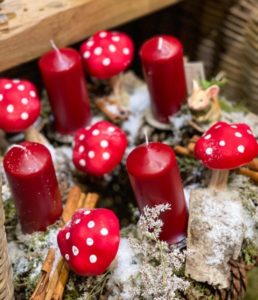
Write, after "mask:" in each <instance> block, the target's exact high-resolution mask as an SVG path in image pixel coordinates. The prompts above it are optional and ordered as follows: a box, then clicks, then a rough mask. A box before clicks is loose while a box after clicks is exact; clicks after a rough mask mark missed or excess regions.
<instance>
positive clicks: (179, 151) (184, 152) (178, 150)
mask: <svg viewBox="0 0 258 300" xmlns="http://www.w3.org/2000/svg"><path fill="white" fill-rule="evenodd" d="M174 150H175V152H176V154H179V155H183V156H191V153H190V151H189V149H187V148H186V147H183V146H180V145H176V146H175V147H174Z"/></svg>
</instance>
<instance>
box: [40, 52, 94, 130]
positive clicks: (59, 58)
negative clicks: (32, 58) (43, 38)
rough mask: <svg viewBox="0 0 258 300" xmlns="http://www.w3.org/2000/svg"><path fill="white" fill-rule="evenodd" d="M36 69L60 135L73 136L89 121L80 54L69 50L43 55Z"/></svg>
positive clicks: (89, 115) (88, 106)
mask: <svg viewBox="0 0 258 300" xmlns="http://www.w3.org/2000/svg"><path fill="white" fill-rule="evenodd" d="M39 68H40V71H41V74H42V77H43V81H44V84H45V87H46V89H47V93H48V96H49V100H50V104H51V107H52V110H53V113H54V117H55V127H56V130H57V131H58V132H60V133H72V132H74V131H76V130H77V129H79V128H81V127H84V126H85V125H87V124H88V123H89V121H90V118H91V113H90V105H89V98H88V92H87V87H86V81H85V78H84V72H83V66H82V61H81V57H80V55H79V53H78V52H77V51H76V50H74V49H70V48H63V49H60V50H59V49H57V48H56V49H55V50H53V51H50V52H48V53H46V54H45V55H43V56H42V57H41V59H40V61H39Z"/></svg>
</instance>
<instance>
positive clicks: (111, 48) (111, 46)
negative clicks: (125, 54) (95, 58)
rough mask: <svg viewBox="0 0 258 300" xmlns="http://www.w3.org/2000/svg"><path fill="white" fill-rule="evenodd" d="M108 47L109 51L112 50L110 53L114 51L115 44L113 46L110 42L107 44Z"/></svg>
mask: <svg viewBox="0 0 258 300" xmlns="http://www.w3.org/2000/svg"><path fill="white" fill-rule="evenodd" d="M108 49H109V51H110V52H112V53H114V52H116V46H115V45H112V44H111V45H109V46H108Z"/></svg>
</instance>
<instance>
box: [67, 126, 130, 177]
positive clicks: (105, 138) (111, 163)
mask: <svg viewBox="0 0 258 300" xmlns="http://www.w3.org/2000/svg"><path fill="white" fill-rule="evenodd" d="M74 141H75V143H74V148H73V162H74V164H75V166H76V167H77V169H78V170H80V171H82V172H87V173H89V174H91V175H97V176H101V175H104V174H106V173H108V172H110V171H112V170H113V169H114V168H115V167H116V166H117V165H118V164H119V163H120V161H121V159H122V157H123V155H124V152H125V149H126V146H127V139H126V135H125V133H124V132H123V130H121V129H120V128H119V127H117V126H115V125H113V124H112V123H109V122H107V121H100V122H97V123H95V124H94V125H92V126H91V127H89V128H82V129H79V130H78V131H77V133H76V135H75V140H74Z"/></svg>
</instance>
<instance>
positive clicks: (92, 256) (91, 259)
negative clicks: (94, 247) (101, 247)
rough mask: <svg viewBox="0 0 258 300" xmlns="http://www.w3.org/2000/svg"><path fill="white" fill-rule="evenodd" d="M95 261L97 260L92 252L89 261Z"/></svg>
mask: <svg viewBox="0 0 258 300" xmlns="http://www.w3.org/2000/svg"><path fill="white" fill-rule="evenodd" d="M96 261H97V256H96V255H94V254H92V255H91V256H90V262H91V263H92V264H94V263H95V262H96Z"/></svg>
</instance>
